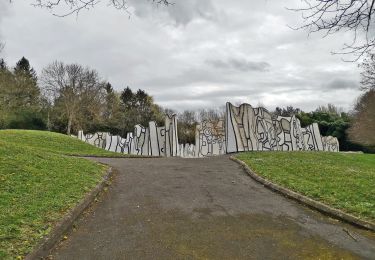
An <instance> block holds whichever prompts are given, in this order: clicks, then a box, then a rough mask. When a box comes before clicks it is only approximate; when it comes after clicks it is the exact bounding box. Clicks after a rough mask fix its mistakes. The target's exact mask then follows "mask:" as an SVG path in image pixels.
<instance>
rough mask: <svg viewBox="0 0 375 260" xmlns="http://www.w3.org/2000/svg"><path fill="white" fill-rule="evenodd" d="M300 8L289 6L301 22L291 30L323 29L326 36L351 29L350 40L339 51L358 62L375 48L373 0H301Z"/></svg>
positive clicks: (374, 8) (311, 31)
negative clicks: (297, 14)
mask: <svg viewBox="0 0 375 260" xmlns="http://www.w3.org/2000/svg"><path fill="white" fill-rule="evenodd" d="M302 2H303V3H304V4H305V5H304V7H302V8H296V9H290V10H293V11H297V12H302V18H303V20H304V24H303V25H302V26H299V27H297V28H294V29H306V30H308V31H309V33H314V32H319V31H322V32H324V33H325V36H327V35H330V34H333V33H336V32H339V31H352V32H353V39H352V41H351V42H349V43H344V47H343V49H342V51H340V52H336V53H341V54H353V55H354V57H355V59H354V60H355V61H357V60H358V59H359V58H360V57H361V56H362V55H363V54H365V53H370V52H371V51H372V50H373V49H374V47H375V38H374V34H373V31H374V29H375V28H374V20H373V16H374V12H375V5H374V3H375V0H302Z"/></svg>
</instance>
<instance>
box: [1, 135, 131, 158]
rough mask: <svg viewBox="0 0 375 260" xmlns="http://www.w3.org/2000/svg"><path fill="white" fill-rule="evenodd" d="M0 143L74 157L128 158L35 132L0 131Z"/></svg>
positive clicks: (71, 140)
mask: <svg viewBox="0 0 375 260" xmlns="http://www.w3.org/2000/svg"><path fill="white" fill-rule="evenodd" d="M0 141H4V142H6V143H8V144H9V145H16V146H19V145H22V146H23V147H25V146H27V147H29V148H33V149H37V150H39V151H44V152H50V153H55V154H64V155H76V156H87V155H91V156H102V157H128V156H127V155H124V154H121V153H114V152H110V151H106V150H104V149H100V148H98V147H95V146H93V145H90V144H87V143H85V142H82V141H81V140H78V139H77V138H74V137H71V136H67V135H63V134H59V133H53V132H48V131H35V130H0Z"/></svg>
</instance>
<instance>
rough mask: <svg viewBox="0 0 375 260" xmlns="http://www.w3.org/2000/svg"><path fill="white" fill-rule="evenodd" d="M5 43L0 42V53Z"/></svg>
mask: <svg viewBox="0 0 375 260" xmlns="http://www.w3.org/2000/svg"><path fill="white" fill-rule="evenodd" d="M4 47H5V43H3V42H0V53H1V52H2V51H3V50H4Z"/></svg>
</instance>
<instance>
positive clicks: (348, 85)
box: [323, 78, 358, 90]
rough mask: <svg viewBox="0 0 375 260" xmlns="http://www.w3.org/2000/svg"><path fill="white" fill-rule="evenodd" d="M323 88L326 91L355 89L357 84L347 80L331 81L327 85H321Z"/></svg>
mask: <svg viewBox="0 0 375 260" xmlns="http://www.w3.org/2000/svg"><path fill="white" fill-rule="evenodd" d="M323 87H324V88H327V89H333V90H335V89H337V90H339V89H357V88H358V83H357V82H355V81H353V80H348V79H342V78H341V79H333V80H331V81H330V82H328V84H325V85H323Z"/></svg>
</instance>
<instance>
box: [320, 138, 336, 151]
mask: <svg viewBox="0 0 375 260" xmlns="http://www.w3.org/2000/svg"><path fill="white" fill-rule="evenodd" d="M322 143H323V149H324V151H327V152H338V151H339V140H337V138H336V137H333V136H323V137H322Z"/></svg>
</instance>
